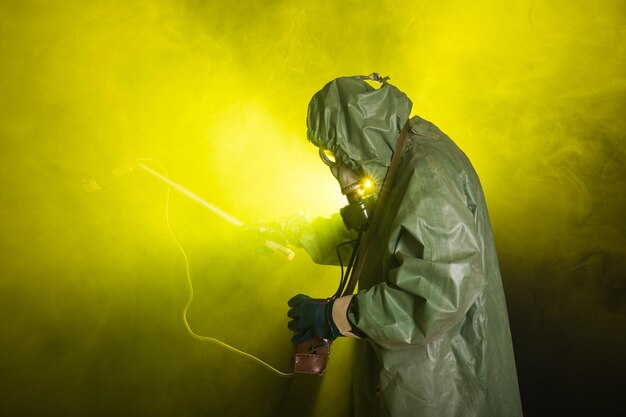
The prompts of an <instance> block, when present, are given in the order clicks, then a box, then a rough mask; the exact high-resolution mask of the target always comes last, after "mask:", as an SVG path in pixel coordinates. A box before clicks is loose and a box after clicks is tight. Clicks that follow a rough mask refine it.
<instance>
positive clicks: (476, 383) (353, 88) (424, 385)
mask: <svg viewBox="0 0 626 417" xmlns="http://www.w3.org/2000/svg"><path fill="white" fill-rule="evenodd" d="M367 78H369V79H370V80H375V81H377V82H378V83H379V84H380V87H379V88H375V87H374V86H372V84H375V83H372V82H371V81H369V80H367ZM411 106H412V103H411V101H410V100H409V99H408V97H407V96H406V95H405V94H404V93H402V92H401V91H400V90H398V89H397V88H396V87H394V86H393V85H391V84H389V83H388V82H387V79H386V78H385V79H383V78H381V77H380V76H378V75H377V74H372V75H371V76H369V77H362V76H356V77H342V78H338V79H336V80H334V81H331V82H330V83H328V84H327V85H326V86H325V87H324V88H323V89H322V90H321V91H319V92H318V93H317V94H315V95H314V97H313V99H312V100H311V103H310V105H309V110H308V115H307V127H308V132H307V136H308V139H309V141H311V142H312V143H313V144H314V145H315V146H317V147H318V148H319V149H320V154H321V155H322V159H324V160H325V162H326V163H327V164H329V165H330V166H331V171H332V172H333V174H334V175H335V177H336V178H337V179H338V180H339V182H340V184H341V186H342V189H343V191H344V193H346V194H347V191H346V190H345V188H346V187H349V185H350V184H347V183H349V182H350V181H349V180H346V178H348V179H349V178H358V179H359V180H364V179H365V178H368V179H373V182H374V184H375V190H374V197H380V189H381V186H382V184H383V181H384V179H385V176H386V175H387V173H388V170H389V166H390V164H391V160H392V156H393V155H394V153H397V152H401V154H400V155H399V163H398V164H397V170H395V177H394V179H393V182H392V183H391V184H388V183H386V184H385V187H387V188H388V190H387V191H388V192H386V193H385V197H384V201H381V199H380V198H379V200H378V201H377V203H376V206H375V209H374V211H375V217H378V219H377V222H376V224H375V225H374V224H372V225H370V226H371V227H369V228H368V229H366V231H365V232H364V235H363V237H362V245H367V256H366V257H365V258H364V259H360V260H358V261H357V262H362V265H361V268H360V273H359V277H358V278H359V291H358V292H357V293H356V294H354V295H351V294H350V295H345V296H343V297H339V298H336V299H329V300H328V301H326V302H320V301H319V300H313V299H311V298H310V297H308V296H305V295H297V296H295V297H294V298H292V299H291V300H289V306H290V307H291V309H290V311H289V313H288V315H289V317H290V318H291V319H292V320H291V321H290V322H289V328H290V329H291V330H292V331H294V333H295V335H294V338H293V342H294V343H300V342H303V341H305V340H307V339H310V338H312V337H321V338H325V339H330V340H332V339H334V338H336V337H337V336H348V337H353V338H358V339H361V340H358V341H357V342H356V343H357V347H356V362H355V369H354V372H355V378H354V396H355V398H354V411H355V415H356V416H359V417H360V416H393V417H400V416H445V417H453V416H463V417H471V416H475V417H490V416H493V417H517V416H521V415H522V410H521V404H520V398H519V390H518V385H517V376H516V370H515V360H514V356H513V347H512V343H511V336H510V331H509V324H508V318H507V309H506V304H505V298H504V292H503V289H502V283H501V278H500V271H499V267H498V260H497V256H496V249H495V245H494V240H493V235H492V232H491V226H490V223H489V217H488V214H487V208H486V206H485V199H484V197H483V192H482V189H481V186H480V183H479V180H478V177H477V176H476V173H475V171H474V169H473V168H472V165H471V164H470V162H469V160H468V159H467V157H466V156H465V154H464V153H463V152H462V151H461V150H460V149H459V148H458V147H457V146H456V145H455V144H454V143H453V142H452V141H451V140H450V139H449V138H448V137H447V136H446V135H445V134H444V133H442V132H441V131H440V130H439V129H438V128H437V127H436V126H435V125H433V124H432V123H430V122H428V121H426V120H424V119H422V118H420V117H418V116H414V117H412V118H410V119H409V115H410V111H411ZM407 123H408V125H407V126H406V143H405V144H404V146H402V149H397V147H396V145H397V141H398V139H399V137H400V136H401V135H400V133H401V130H402V129H403V127H404V126H405V124H407ZM329 155H330V156H329ZM329 159H330V161H329ZM357 188H358V187H357ZM284 232H285V235H286V237H287V238H288V241H289V242H291V243H292V244H295V245H297V246H301V247H303V248H304V249H305V250H307V252H308V253H309V254H310V255H311V257H312V258H313V260H314V261H316V262H319V263H327V264H336V263H337V260H336V259H334V257H333V256H334V253H335V251H336V248H337V246H338V245H339V244H341V243H342V242H345V241H349V240H352V239H354V232H352V233H350V232H349V231H348V230H347V229H346V227H345V225H344V224H343V223H342V221H341V218H340V217H339V216H334V217H332V218H331V219H321V218H320V219H316V220H315V221H313V222H312V223H307V222H304V221H302V219H300V220H299V221H292V222H291V223H290V224H287V225H285V230H284ZM368 234H370V236H368ZM362 249H363V248H362ZM361 253H362V252H361Z"/></svg>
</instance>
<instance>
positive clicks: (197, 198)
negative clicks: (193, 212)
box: [137, 162, 244, 226]
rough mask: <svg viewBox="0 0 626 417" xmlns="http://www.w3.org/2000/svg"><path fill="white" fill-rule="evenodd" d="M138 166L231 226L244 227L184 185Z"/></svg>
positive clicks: (140, 164) (145, 167)
mask: <svg viewBox="0 0 626 417" xmlns="http://www.w3.org/2000/svg"><path fill="white" fill-rule="evenodd" d="M137 166H138V167H139V168H141V169H143V170H144V171H146V172H147V173H148V174H150V175H152V176H153V177H156V178H158V179H160V180H161V181H163V182H164V183H166V184H167V185H169V186H170V187H172V188H173V189H175V190H176V191H178V192H179V193H181V194H184V195H186V196H187V197H189V198H190V199H192V200H194V201H195V202H197V203H200V204H201V205H203V206H204V207H205V208H207V209H209V210H211V211H212V212H213V213H215V214H217V215H218V216H220V217H221V218H222V219H224V220H226V221H227V222H229V223H231V224H233V225H235V226H243V225H244V223H243V222H242V221H241V220H239V219H238V218H236V217H233V216H231V215H230V214H228V213H226V212H225V211H223V210H221V209H220V208H219V207H216V206H214V205H213V204H211V203H209V202H208V201H206V200H205V199H203V198H202V197H200V196H198V195H197V194H194V193H192V192H191V191H189V190H188V189H186V188H185V187H183V186H182V185H180V184H177V183H175V182H174V181H172V180H170V179H169V178H167V177H165V176H163V175H161V174H159V173H158V172H156V171H155V170H153V169H152V168H150V167H149V166H147V165H146V164H144V163H143V162H140V163H139V164H137Z"/></svg>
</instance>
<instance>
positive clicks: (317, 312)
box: [287, 294, 341, 345]
mask: <svg viewBox="0 0 626 417" xmlns="http://www.w3.org/2000/svg"><path fill="white" fill-rule="evenodd" d="M333 302H334V300H332V299H331V300H316V299H313V298H311V297H309V296H307V295H302V294H298V295H296V296H295V297H293V298H292V299H291V300H289V302H288V303H287V304H288V305H289V307H291V308H290V309H289V312H288V313H287V316H289V317H290V318H291V319H292V320H291V321H290V322H289V323H288V324H287V327H289V330H291V331H293V332H294V333H295V335H294V336H293V337H292V338H291V342H292V343H293V344H295V345H297V344H300V343H302V342H304V341H306V340H309V339H312V338H314V337H321V338H323V339H327V340H334V339H336V338H337V336H340V335H341V333H340V332H339V329H338V328H337V326H336V325H335V322H334V321H333V313H332V312H333Z"/></svg>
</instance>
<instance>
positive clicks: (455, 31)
mask: <svg viewBox="0 0 626 417" xmlns="http://www.w3.org/2000/svg"><path fill="white" fill-rule="evenodd" d="M625 8H626V6H625V5H624V2H623V1H619V0H599V1H593V2H591V1H580V0H574V1H571V0H570V1H566V0H557V1H550V2H536V1H530V0H520V1H514V2H499V1H495V0H484V1H462V0H455V1H441V2H427V1H417V2H416V1H380V2H357V1H340V2H311V1H304V0H295V1H286V0H284V1H239V2H218V1H208V2H204V1H198V0H187V1H172V0H157V1H147V0H143V1H142V0H130V1H114V0H100V1H91V2H87V1H79V0H68V1H63V2H50V1H37V0H32V1H5V2H2V4H1V5H0V56H1V57H2V65H1V66H0V91H1V94H0V119H1V121H2V123H1V124H0V140H1V142H0V143H1V145H0V146H2V154H1V156H2V163H1V164H0V181H1V182H2V188H3V192H2V197H1V200H0V201H1V203H0V215H1V216H2V221H3V233H2V247H0V249H2V255H0V256H1V257H2V258H1V263H2V265H3V266H4V272H3V274H2V275H3V277H2V281H1V284H0V285H1V287H0V294H5V298H6V300H5V301H6V302H4V303H0V304H2V307H0V308H1V309H3V312H4V313H5V316H11V317H13V321H12V322H11V324H6V323H3V324H2V326H4V327H3V329H2V330H3V334H4V335H6V338H7V340H12V341H15V343H14V344H15V345H17V343H18V342H17V341H18V340H21V337H22V332H23V330H28V332H29V335H30V336H29V338H28V340H26V343H25V346H26V347H25V348H24V349H22V351H18V350H16V349H15V348H12V347H10V346H11V345H12V344H3V345H4V346H3V347H2V348H0V356H1V357H3V358H17V359H16V360H15V361H11V362H12V363H13V364H12V365H10V366H9V365H7V366H8V368H7V369H8V373H9V374H10V375H12V376H14V378H17V379H19V380H20V381H21V380H28V379H29V377H30V375H31V373H32V372H35V370H34V369H38V368H43V369H44V370H43V371H40V370H38V372H43V373H44V376H45V377H47V378H49V379H50V380H63V381H65V382H63V383H60V384H59V385H57V386H56V387H53V388H50V387H47V386H46V385H45V383H44V382H40V383H36V384H35V386H34V387H31V389H34V390H35V391H36V392H38V393H39V395H40V402H39V404H41V405H40V407H42V408H40V409H36V408H32V407H36V406H35V405H31V406H28V407H31V408H28V407H27V408H28V409H29V410H31V411H32V410H35V411H34V412H35V413H36V412H37V411H38V410H39V411H40V410H42V409H46V408H48V409H49V408H50V407H53V403H54V402H55V401H56V400H55V398H75V400H74V403H73V404H74V405H72V406H70V405H67V406H66V407H74V408H71V409H72V410H79V411H78V412H79V414H80V413H83V414H93V413H91V412H90V410H93V408H90V407H97V406H98V405H99V406H100V407H101V409H104V408H106V407H109V409H110V411H111V413H112V414H119V413H118V411H119V410H120V409H125V410H127V411H128V410H129V409H130V410H135V411H137V410H144V411H145V410H152V409H153V408H157V406H155V405H154V404H155V403H154V402H150V401H149V400H148V399H154V398H157V397H158V398H165V397H167V396H168V395H169V399H161V400H160V402H159V403H158V409H159V410H161V411H159V412H162V413H163V414H164V415H174V414H176V413H178V414H181V415H182V414H185V412H186V411H185V410H187V411H189V413H192V414H193V413H194V412H195V411H197V410H203V411H204V412H206V413H209V414H211V413H213V414H211V415H218V414H220V415H222V414H224V413H226V414H229V415H250V414H252V413H256V415H276V413H279V412H282V413H285V415H290V412H291V411H292V410H291V409H289V408H288V406H283V408H282V409H281V406H280V404H290V406H293V407H297V406H300V407H303V408H307V409H311V410H313V411H311V415H322V413H324V415H345V413H346V412H347V411H346V410H347V407H349V398H348V397H349V394H348V393H349V391H350V388H349V356H350V355H349V353H350V349H351V344H350V343H349V341H340V342H339V343H338V344H337V346H338V347H337V353H334V354H333V355H334V356H333V358H336V359H333V361H334V362H333V364H332V365H331V366H332V367H334V368H331V370H332V369H334V374H333V373H330V374H329V375H327V376H325V377H324V379H323V380H319V381H318V382H315V383H312V382H302V381H299V382H296V383H294V385H293V388H292V390H291V391H289V387H290V386H289V385H288V383H286V382H284V381H281V382H276V379H275V377H274V376H273V375H266V374H265V370H263V369H259V368H257V367H255V365H254V364H241V363H240V362H241V361H240V360H239V359H237V358H235V357H233V356H230V355H229V353H224V352H221V351H219V350H218V349H217V348H214V347H207V346H198V345H197V344H196V343H197V342H196V341H193V340H191V339H188V338H187V337H186V336H185V335H183V333H182V329H183V328H182V323H181V321H180V311H181V310H182V307H183V306H184V303H185V300H186V298H185V297H186V287H185V282H184V276H183V272H182V271H183V269H184V267H183V263H182V261H181V259H180V257H179V254H178V253H177V252H176V247H175V245H174V244H173V243H172V242H171V240H170V238H169V235H168V234H167V228H166V225H165V217H164V212H165V188H164V187H163V186H162V185H161V184H158V183H156V182H155V181H154V180H153V179H151V178H150V177H148V176H146V175H142V173H140V172H132V173H128V174H126V175H124V176H122V177H119V178H117V177H114V176H112V175H111V170H112V169H114V168H115V167H116V166H118V165H119V163H120V162H121V161H123V160H124V159H125V158H138V157H151V158H156V159H158V160H159V161H160V162H161V163H162V164H163V165H164V166H165V167H166V168H167V170H168V171H169V174H170V176H171V177H172V178H173V179H174V180H177V181H180V182H181V183H183V184H184V185H185V186H187V187H188V188H190V189H191V190H193V191H194V192H196V193H198V194H199V195H201V196H203V197H204V198H206V199H207V200H209V201H211V202H212V203H213V204H216V205H218V206H220V207H221V208H223V209H224V210H226V211H228V212H231V213H232V214H233V215H235V216H236V217H239V218H241V219H243V220H244V221H246V222H255V221H258V220H261V219H263V220H272V219H280V218H284V217H286V216H289V215H292V214H294V213H295V212H297V211H298V210H305V211H307V212H308V213H309V214H310V215H312V216H314V215H319V214H321V215H328V214H331V213H333V212H335V211H337V210H338V208H339V207H340V206H341V205H342V204H343V201H342V198H341V196H340V194H339V191H338V187H337V185H336V184H335V182H334V180H333V178H332V177H331V175H330V174H329V173H328V170H327V168H326V167H325V166H324V165H323V164H322V163H321V161H319V157H318V156H317V152H316V149H315V148H313V147H312V146H311V145H310V144H308V143H307V141H306V139H305V123H304V121H305V115H306V108H307V104H308V100H309V99H310V97H311V96H312V95H313V94H314V93H315V92H316V91H317V90H319V89H320V88H321V87H322V86H323V85H324V84H325V83H326V82H328V81H330V80H331V79H333V78H335V77H338V76H343V75H356V74H368V73H370V72H373V71H376V72H379V73H381V74H382V75H389V76H390V77H391V82H392V83H393V84H395V85H397V86H398V87H399V88H400V89H401V90H403V91H404V92H406V93H407V95H408V96H409V97H410V98H411V99H412V101H413V103H414V106H413V113H414V114H419V115H421V116H422V117H425V118H427V119H429V120H432V121H433V122H434V123H435V124H437V125H438V126H439V127H440V128H441V129H442V130H443V131H445V132H446V133H448V134H449V135H450V136H451V137H452V138H453V139H454V140H455V141H456V142H457V143H458V144H459V145H460V147H461V148H462V149H463V150H464V151H465V152H466V153H467V154H468V156H469V157H470V159H471V160H472V161H473V162H474V165H475V167H476V169H477V171H478V173H479V176H480V177H481V180H482V182H483V186H484V188H485V192H486V196H487V201H488V204H489V208H490V213H491V217H492V222H493V225H494V230H495V234H496V239H497V243H498V248H499V250H500V253H501V261H502V263H503V266H504V270H505V272H508V274H507V273H505V277H504V280H505V287H507V289H509V290H510V291H511V293H512V294H511V297H512V299H513V303H510V304H511V305H512V306H513V307H512V309H513V310H515V309H516V308H517V310H516V311H517V312H516V311H513V312H512V317H513V318H515V317H516V316H517V317H519V316H522V315H523V314H522V312H523V310H524V308H526V307H525V306H524V304H523V302H522V301H521V300H522V299H523V297H522V295H521V294H522V292H523V291H524V292H525V291H528V289H529V288H536V286H537V285H538V284H539V281H541V285H540V287H541V288H543V289H544V291H546V293H551V292H552V291H556V289H558V288H561V287H562V288H566V287H568V282H569V281H568V279H569V278H568V277H569V275H568V273H569V272H568V271H571V270H572V268H573V269H574V270H576V265H578V263H581V265H582V266H583V267H584V266H585V265H587V266H588V265H592V267H593V266H594V265H597V264H598V263H602V262H605V266H604V268H605V269H604V273H592V274H591V278H589V280H590V281H591V282H593V283H594V284H593V285H592V287H593V291H596V292H597V293H598V294H601V293H602V291H605V290H607V288H618V289H619V288H622V289H623V285H624V284H623V279H621V280H620V278H619V277H620V276H623V275H620V273H619V271H623V269H620V268H623V266H622V264H623V262H622V263H620V262H619V261H617V260H615V259H623V258H620V256H621V254H624V253H625V252H626V250H625V248H624V240H625V239H624V234H625V233H626V230H625V224H624V221H623V219H622V217H623V213H624V207H625V206H626V201H625V197H624V195H625V194H624V189H625V186H626V175H625V173H624V166H625V163H626V157H625V151H624V149H625V148H624V133H623V132H625V131H626V118H624V116H623V115H624V114H625V113H626V102H625V99H624V97H625V90H626V71H625V70H626V48H625V45H626V42H625V36H626V26H625V25H624V18H623V17H624V15H625V12H626V10H625ZM92 176H93V177H96V178H97V179H98V181H99V183H100V184H101V185H102V190H101V191H100V192H98V193H95V194H87V193H85V191H84V190H83V186H82V180H83V179H84V178H91V177H92ZM170 220H171V222H172V226H173V228H174V230H175V232H176V233H177V234H178V236H179V237H180V239H181V243H182V244H183V246H185V247H186V248H187V249H188V251H189V254H190V261H191V264H192V276H193V277H194V278H195V281H196V284H197V293H196V303H195V304H194V305H192V307H191V309H190V323H191V325H192V327H195V328H196V330H197V331H198V332H200V333H211V334H212V335H214V336H218V337H223V338H225V339H227V341H228V342H230V343H233V344H235V345H238V346H239V347H242V348H245V349H247V350H249V351H251V352H252V353H255V354H258V355H261V356H263V357H264V358H265V359H268V360H269V361H270V362H272V363H273V364H274V365H276V366H278V367H280V368H282V369H286V368H287V367H288V362H289V354H290V346H289V341H288V339H289V337H290V334H289V332H288V331H287V329H286V328H285V324H286V317H285V314H286V306H285V303H286V300H287V299H288V298H289V297H290V296H291V295H293V294H295V293H298V292H302V293H307V294H311V295H313V296H327V295H329V294H332V292H334V289H335V285H336V282H337V280H338V275H337V274H338V272H337V270H336V268H330V267H321V266H317V265H312V264H311V263H310V261H308V260H307V259H306V255H305V254H304V253H302V252H299V253H298V257H297V259H296V260H295V261H294V262H293V263H285V262H283V261H282V260H280V259H278V258H272V257H266V258H261V257H257V256H256V255H255V254H254V253H253V252H254V251H253V250H251V249H250V248H247V247H241V246H239V244H238V237H237V235H236V233H235V232H234V231H233V229H232V228H231V226H230V225H228V224H226V223H223V222H222V221H221V220H219V219H218V218H215V217H214V216H212V215H211V214H210V213H208V212H206V211H204V210H203V209H202V208H199V207H197V206H195V205H194V203H192V202H189V201H186V200H184V199H183V198H182V197H180V196H172V201H171V207H170ZM597 252H606V253H609V254H610V255H608V256H609V258H608V259H613V261H611V262H608V263H607V262H606V261H603V259H607V258H604V257H602V256H599V257H598V256H592V257H590V258H589V257H586V255H587V254H589V253H597ZM528 262H530V263H531V264H533V265H534V267H531V268H530V269H531V270H532V271H534V272H535V273H536V274H537V275H535V276H532V275H531V276H523V275H522V274H521V273H518V272H516V271H518V270H517V269H516V267H517V266H518V265H521V264H522V263H523V264H525V265H527V263H528ZM561 262H565V264H561ZM546 265H547V266H546ZM607 265H608V266H607ZM606 268H609V270H607V269H606ZM610 268H613V269H610ZM538 271H539V272H538ZM541 271H544V272H541ZM545 271H548V272H545ZM594 271H595V270H594ZM607 271H608V272H607ZM616 271H617V272H616ZM546 273H547V274H548V277H547V278H546V275H545V274H546ZM594 274H595V275H594ZM540 277H541V278H540ZM516 291H519V292H516ZM598 297H599V298H602V297H600V296H598ZM577 299H578V298H577V297H576V296H575V295H572V300H577ZM516 300H519V301H516ZM612 300H613V301H612V302H613V303H616V304H615V305H618V306H620V305H622V304H620V303H621V301H620V300H622V299H621V298H619V297H618V299H617V301H615V299H612ZM593 302H594V303H595V302H596V301H593ZM598 302H599V301H598ZM574 304H575V301H572V302H571V303H570V304H569V305H570V306H573V305H574ZM596 307H597V306H596V305H595V304H594V305H593V306H592V307H589V308H590V311H591V314H593V313H597V311H598V310H597V309H596ZM598 308H599V307H598ZM619 308H622V307H618V309H619ZM620 311H621V310H620ZM619 317H620V318H619V320H622V318H621V317H623V315H622V316H619ZM607 327H608V325H607ZM514 330H515V329H514ZM179 333H180V334H179ZM520 334H523V331H522V330H520ZM157 345H158V346H161V347H160V348H155V346H157ZM20 361H23V362H27V363H31V364H33V365H32V367H28V366H27V367H21V366H19V365H18V363H19V362H20ZM122 364H123V365H122ZM111 368H114V369H115V371H116V373H117V376H118V378H121V379H122V380H124V381H126V382H123V383H119V381H118V379H117V378H116V377H114V376H113V375H109V374H108V373H107V372H105V371H106V370H107V369H111ZM79 369H82V371H80V370H79ZM233 369H234V370H235V371H233ZM216 374H219V375H221V376H220V377H218V378H223V379H220V380H219V381H220V382H217V381H216V379H215V377H214V375H216ZM40 380H42V379H40ZM43 380H45V378H43ZM85 380H86V381H94V380H98V381H100V385H99V386H95V385H93V384H85V383H84V381H85ZM129 381H130V382H129ZM158 381H164V382H158ZM168 384H169V385H168ZM188 384H189V385H188ZM183 386H184V388H183ZM190 386H192V388H190ZM242 387H243V388H245V389H246V390H247V392H248V396H249V401H247V402H245V401H243V402H242V401H238V400H236V399H234V398H236V397H233V396H232V395H235V394H230V393H232V392H237V389H238V388H242ZM2 388H6V389H5V392H9V393H13V397H12V398H14V402H9V403H8V404H9V405H7V406H6V407H8V408H10V409H12V410H14V411H16V413H14V415H15V414H20V412H24V410H25V409H26V408H24V407H26V406H24V405H23V404H24V403H29V401H27V400H28V398H29V391H28V389H26V388H19V387H18V386H16V385H14V386H12V387H2ZM296 388H303V389H307V390H309V391H307V392H310V393H311V394H307V395H304V394H302V393H300V394H298V395H299V397H298V396H294V395H296V394H294V391H295V390H296ZM186 390H190V391H186ZM133 391H134V392H136V393H137V396H136V397H137V398H135V399H129V398H128V397H127V396H126V394H125V393H126V392H133ZM189 392H191V393H189ZM285 392H287V393H289V395H287V397H289V396H292V397H290V398H292V402H289V401H287V402H285V398H284V397H281V396H282V394H283V393H285ZM316 392H318V393H319V398H317V399H316V395H315V393H316ZM237 395H242V394H241V393H239V394H237ZM139 397H140V398H139ZM103 398H105V399H104V400H103ZM106 398H108V402H107V400H106ZM294 398H298V399H301V400H302V401H304V404H306V405H298V404H296V402H295V400H293V399H294ZM129 401H130V404H131V405H130V406H128V405H127V404H128V403H129ZM316 401H317V402H316ZM105 403H106V404H108V405H106V406H105V405H103V404H105ZM20 404H22V405H20ZM93 404H96V406H94V405H93ZM313 404H315V405H313ZM333 404H334V406H335V408H333V406H331V405H333ZM124 407H130V408H124ZM69 409H70V408H66V409H64V410H65V411H67V410H69ZM226 409H228V410H230V412H226V411H224V410H226ZM250 410H253V411H250ZM277 410H279V411H277ZM69 412H70V411H67V412H65V414H67V413H69ZM168 413H169V414H168ZM153 414H155V415H156V414H158V413H157V412H156V410H155V413H153Z"/></svg>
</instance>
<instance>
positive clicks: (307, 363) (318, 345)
mask: <svg viewBox="0 0 626 417" xmlns="http://www.w3.org/2000/svg"><path fill="white" fill-rule="evenodd" d="M331 343H332V341H330V340H327V339H322V338H321V337H315V338H313V339H309V340H307V341H305V342H302V343H300V344H298V345H293V354H292V356H291V364H292V366H293V372H294V373H297V374H310V375H323V374H324V371H325V370H326V365H328V358H329V356H330V345H331Z"/></svg>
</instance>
